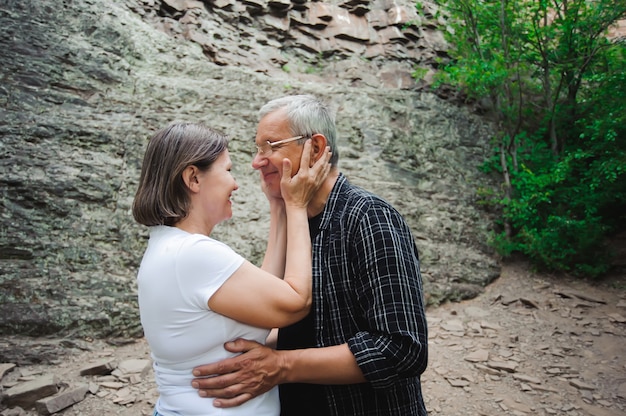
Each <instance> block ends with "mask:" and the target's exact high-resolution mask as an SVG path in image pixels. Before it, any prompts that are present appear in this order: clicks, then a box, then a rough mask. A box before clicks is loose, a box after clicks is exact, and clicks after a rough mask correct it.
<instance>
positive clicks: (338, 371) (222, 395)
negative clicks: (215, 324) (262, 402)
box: [192, 339, 365, 407]
mask: <svg viewBox="0 0 626 416" xmlns="http://www.w3.org/2000/svg"><path fill="white" fill-rule="evenodd" d="M224 347H225V348H226V349H227V350H228V351H230V352H235V353H242V354H241V355H238V356H236V357H233V358H229V359H227V360H223V361H220V362H218V363H214V364H207V365H203V366H199V367H196V368H195V369H194V371H193V374H194V376H196V377H207V376H212V377H208V378H196V379H194V380H193V382H192V386H193V387H194V388H197V389H199V394H200V395H201V396H203V397H216V399H215V400H214V401H213V405H214V406H215V407H233V406H238V405H240V404H242V403H245V402H247V401H248V400H250V399H251V398H253V397H256V396H258V395H260V394H262V393H265V392H267V391H268V390H270V389H271V388H273V387H274V386H276V385H278V384H283V383H316V384H353V383H363V382H365V378H364V377H363V373H362V372H361V370H360V368H359V366H358V365H357V363H356V360H355V358H354V355H352V352H350V349H349V348H348V345H347V344H342V345H336V346H332V347H324V348H309V349H302V350H281V351H277V350H273V349H271V348H268V347H266V346H264V345H261V344H258V343H256V342H253V341H247V340H243V339H238V340H236V341H233V342H227V343H226V344H225V345H224Z"/></svg>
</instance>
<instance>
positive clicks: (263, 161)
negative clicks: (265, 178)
mask: <svg viewBox="0 0 626 416" xmlns="http://www.w3.org/2000/svg"><path fill="white" fill-rule="evenodd" d="M265 165H267V158H266V157H264V156H261V153H259V152H256V153H255V155H254V157H253V158H252V169H260V168H262V167H263V166H265Z"/></svg>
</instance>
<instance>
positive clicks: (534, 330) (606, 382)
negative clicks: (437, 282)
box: [0, 263, 626, 416]
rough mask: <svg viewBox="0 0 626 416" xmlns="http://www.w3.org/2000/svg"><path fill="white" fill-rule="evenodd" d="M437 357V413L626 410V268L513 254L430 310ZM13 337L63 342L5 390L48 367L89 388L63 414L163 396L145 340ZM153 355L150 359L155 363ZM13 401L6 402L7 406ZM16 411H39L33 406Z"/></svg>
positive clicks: (598, 413)
mask: <svg viewBox="0 0 626 416" xmlns="http://www.w3.org/2000/svg"><path fill="white" fill-rule="evenodd" d="M428 321H429V353H430V357H429V367H428V369H427V371H426V372H425V373H424V375H423V377H422V381H423V390H424V396H425V400H426V404H427V408H428V410H429V414H430V415H446V416H448V415H450V416H457V415H472V416H475V415H478V416H480V415H567V416H578V415H581V416H582V415H592V416H617V415H626V360H625V358H624V356H625V353H626V342H625V341H626V276H625V275H624V273H618V274H614V275H612V276H611V277H610V278H608V279H604V280H603V281H601V282H595V283H593V284H591V283H590V282H584V281H579V280H574V279H570V278H564V277H559V278H557V277H555V276H550V275H539V274H535V273H533V272H532V271H530V269H529V268H528V267H527V266H526V265H525V264H523V263H512V264H506V265H504V267H503V271H502V275H501V277H500V278H498V279H497V280H496V281H495V282H493V283H492V284H491V285H490V286H489V287H487V288H486V290H485V292H484V293H483V294H482V295H480V296H479V297H477V298H475V299H472V300H469V301H464V302H461V303H449V304H444V305H442V306H439V307H436V308H431V309H429V310H428ZM2 342H3V343H4V346H5V347H6V345H7V344H12V345H14V346H15V347H16V348H25V349H29V348H30V349H32V350H33V351H37V348H39V350H40V351H41V349H42V348H44V347H45V346H46V345H48V346H49V348H53V346H54V345H56V346H59V347H61V346H64V347H65V350H66V351H69V353H67V354H66V355H63V356H60V357H59V358H58V359H56V360H55V362H54V364H43V365H42V364H31V365H18V366H16V367H15V368H13V369H11V370H10V371H6V374H4V377H3V378H2V386H3V390H4V391H6V390H7V389H8V388H10V387H11V386H13V385H15V384H17V383H19V382H22V381H24V380H29V379H33V378H36V377H38V376H41V375H45V374H55V375H57V377H58V378H59V379H60V380H61V381H62V383H64V384H68V385H73V384H76V383H85V384H88V385H89V387H90V391H89V392H88V393H87V394H86V397H85V399H84V400H82V401H81V402H79V403H77V404H74V405H73V406H71V407H68V408H66V409H65V410H61V411H60V412H58V413H57V414H60V415H100V414H108V415H126V416H131V415H132V416H138V415H151V414H152V408H153V404H154V401H155V400H156V397H157V392H156V387H155V385H154V380H153V376H152V370H151V367H150V366H149V352H148V347H147V345H146V343H145V341H143V340H137V341H136V342H133V343H129V344H124V345H115V346H113V345H110V344H108V343H106V342H105V341H99V340H50V339H45V340H39V342H38V343H37V342H36V341H33V340H24V339H19V338H11V339H7V340H3V341H2ZM102 360H110V361H114V362H115V363H123V362H126V363H128V362H129V360H130V362H132V363H134V365H135V367H136V366H137V364H138V363H139V366H140V367H142V369H143V373H141V372H139V373H137V372H138V371H139V370H132V369H131V370H129V369H128V366H127V367H126V371H127V372H128V371H130V372H132V371H135V373H136V374H132V375H129V374H124V372H123V371H121V368H122V367H123V366H122V365H120V368H118V369H116V371H114V372H113V374H112V375H109V376H80V374H79V372H80V371H79V370H80V369H82V368H85V366H88V365H90V363H94V362H98V361H102ZM146 363H148V365H147V366H146ZM3 408H4V406H3V407H2V408H0V409H3ZM0 414H1V415H3V416H8V415H37V414H38V413H37V412H36V411H35V410H34V409H30V410H27V411H22V412H20V411H19V410H18V409H15V408H14V409H10V408H7V409H4V410H3V411H2V412H1V413H0Z"/></svg>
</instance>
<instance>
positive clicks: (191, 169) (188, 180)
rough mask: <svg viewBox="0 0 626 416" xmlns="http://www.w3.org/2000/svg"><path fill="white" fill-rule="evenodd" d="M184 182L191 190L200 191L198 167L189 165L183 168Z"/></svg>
mask: <svg viewBox="0 0 626 416" xmlns="http://www.w3.org/2000/svg"><path fill="white" fill-rule="evenodd" d="M182 175H183V182H185V185H187V188H188V189H189V190H190V191H191V192H198V191H199V190H200V186H199V185H200V183H199V182H198V168H197V167H195V166H193V165H191V166H187V167H186V168H185V170H183V173H182Z"/></svg>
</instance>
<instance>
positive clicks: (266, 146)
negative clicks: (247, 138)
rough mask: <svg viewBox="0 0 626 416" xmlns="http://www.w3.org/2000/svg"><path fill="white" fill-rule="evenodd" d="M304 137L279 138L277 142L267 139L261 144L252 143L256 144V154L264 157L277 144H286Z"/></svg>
mask: <svg viewBox="0 0 626 416" xmlns="http://www.w3.org/2000/svg"><path fill="white" fill-rule="evenodd" d="M305 137H306V136H296V137H290V138H289V139H285V140H279V141H277V142H270V141H269V140H268V141H266V142H265V143H261V144H256V143H255V144H254V145H255V146H256V151H257V153H258V154H260V155H262V156H265V157H269V156H270V155H271V154H272V152H273V151H274V148H275V147H279V146H282V145H284V144H287V143H290V142H293V141H296V140H300V139H304V138H305Z"/></svg>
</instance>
